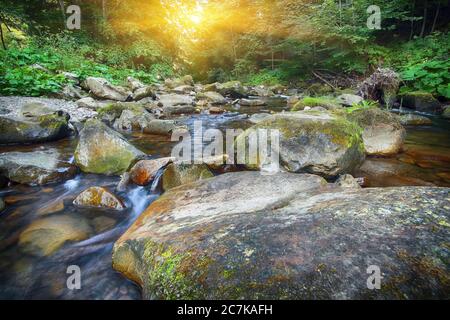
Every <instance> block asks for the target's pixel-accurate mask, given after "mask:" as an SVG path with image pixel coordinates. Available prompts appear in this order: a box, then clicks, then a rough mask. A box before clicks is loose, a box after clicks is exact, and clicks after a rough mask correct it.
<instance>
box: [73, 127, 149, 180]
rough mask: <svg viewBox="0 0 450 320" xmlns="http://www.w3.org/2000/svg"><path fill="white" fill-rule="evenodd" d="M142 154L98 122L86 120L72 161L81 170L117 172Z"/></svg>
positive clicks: (124, 169)
mask: <svg viewBox="0 0 450 320" xmlns="http://www.w3.org/2000/svg"><path fill="white" fill-rule="evenodd" d="M143 157H145V154H144V153H143V152H141V151H139V150H138V149H136V148H135V147H134V146H133V145H131V144H130V143H129V142H128V141H127V140H126V139H125V138H124V137H123V136H122V135H121V134H119V133H118V132H116V131H114V130H112V129H111V128H109V127H107V126H106V125H105V124H103V123H102V122H101V121H99V120H96V119H91V120H88V121H86V124H85V125H84V128H83V130H82V131H81V132H80V140H79V142H78V145H77V148H76V150H75V163H76V164H77V165H78V167H80V169H81V170H82V171H83V172H87V173H96V174H105V175H118V174H121V173H123V172H125V171H127V169H128V168H129V167H130V166H131V165H132V164H133V163H134V162H135V161H136V160H138V159H139V158H143Z"/></svg>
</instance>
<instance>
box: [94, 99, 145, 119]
mask: <svg viewBox="0 0 450 320" xmlns="http://www.w3.org/2000/svg"><path fill="white" fill-rule="evenodd" d="M124 110H131V111H133V112H134V113H135V114H137V115H139V114H142V113H143V112H144V111H145V109H144V108H143V106H142V105H141V104H139V103H121V102H118V103H111V104H108V105H106V106H104V107H102V108H100V109H99V110H98V115H99V116H100V117H103V116H106V115H111V116H113V117H114V118H119V117H120V116H121V115H122V112H123V111H124Z"/></svg>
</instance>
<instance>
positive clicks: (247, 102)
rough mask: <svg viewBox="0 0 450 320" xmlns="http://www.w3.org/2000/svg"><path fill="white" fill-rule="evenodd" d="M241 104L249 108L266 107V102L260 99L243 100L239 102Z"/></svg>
mask: <svg viewBox="0 0 450 320" xmlns="http://www.w3.org/2000/svg"><path fill="white" fill-rule="evenodd" d="M239 104H240V105H241V106H248V107H260V106H265V105H266V102H265V101H264V100H259V99H252V100H250V99H241V100H240V101H239Z"/></svg>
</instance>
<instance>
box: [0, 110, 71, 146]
mask: <svg viewBox="0 0 450 320" xmlns="http://www.w3.org/2000/svg"><path fill="white" fill-rule="evenodd" d="M69 119H70V117H69V115H68V114H66V113H64V112H61V111H58V112H56V113H52V114H45V115H40V116H38V117H35V118H33V119H26V120H25V119H19V118H10V117H0V145H1V144H18V143H41V142H48V141H54V140H59V139H62V138H65V137H67V136H69V135H70V133H71V130H70V128H69Z"/></svg>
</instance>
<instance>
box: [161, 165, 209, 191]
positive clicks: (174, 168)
mask: <svg viewBox="0 0 450 320" xmlns="http://www.w3.org/2000/svg"><path fill="white" fill-rule="evenodd" d="M213 176H214V174H213V173H212V172H211V171H210V170H209V168H208V166H207V165H206V164H184V163H181V162H175V163H172V164H169V165H168V166H167V168H166V170H164V174H163V176H162V186H163V189H164V190H169V189H172V188H176V187H178V186H181V185H183V184H187V183H191V182H194V181H198V180H204V179H208V178H211V177H213Z"/></svg>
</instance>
